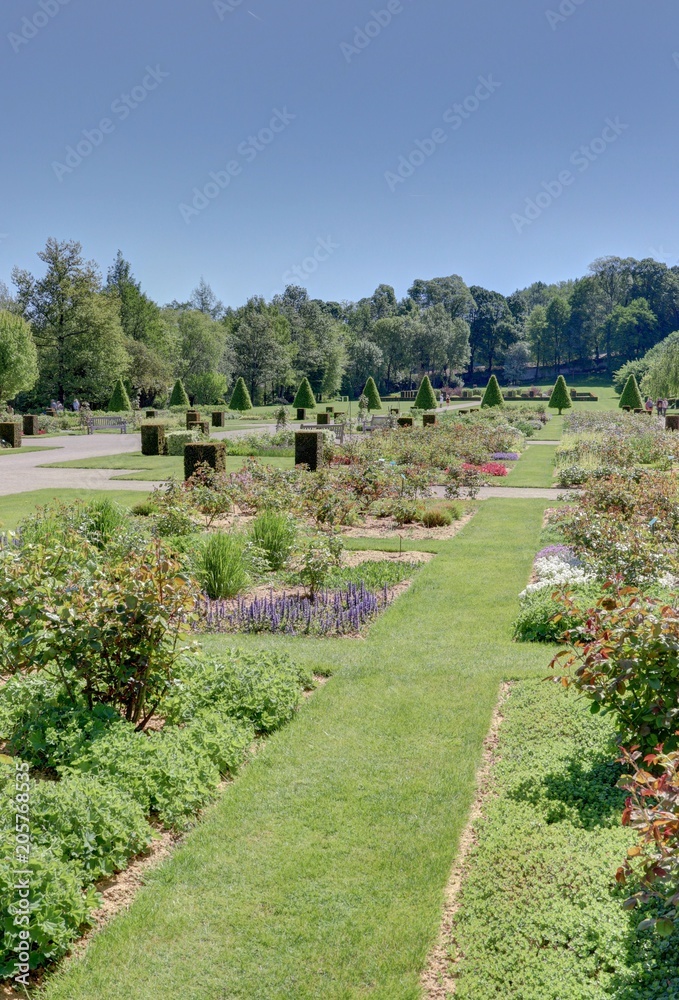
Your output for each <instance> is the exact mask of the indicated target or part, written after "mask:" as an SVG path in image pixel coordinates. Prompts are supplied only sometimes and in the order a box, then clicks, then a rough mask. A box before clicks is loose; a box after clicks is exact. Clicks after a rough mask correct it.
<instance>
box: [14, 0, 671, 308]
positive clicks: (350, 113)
mask: <svg viewBox="0 0 679 1000" xmlns="http://www.w3.org/2000/svg"><path fill="white" fill-rule="evenodd" d="M550 11H551V14H550V13H549V12H550ZM375 13H376V14H377V18H375V16H374V15H375ZM380 22H381V23H380ZM357 29H358V33H357ZM0 45H3V46H4V55H3V58H2V60H0V88H1V90H2V93H3V94H4V95H5V97H4V100H3V102H2V111H1V114H2V119H3V130H2V131H3V137H4V144H3V145H4V155H3V156H2V159H1V161H0V171H1V180H2V192H3V196H2V199H1V200H0V234H1V236H0V279H4V280H5V281H9V276H10V271H11V268H12V266H13V265H14V264H18V265H19V266H21V267H28V268H30V269H31V270H36V269H38V268H39V261H38V260H37V259H36V257H35V254H36V252H37V251H38V250H39V249H41V247H42V246H43V245H44V243H45V240H46V239H47V238H48V237H49V236H55V237H57V238H59V239H68V238H73V239H78V240H80V241H81V242H82V243H83V246H84V249H85V252H86V255H87V256H88V257H91V258H94V259H95V260H97V261H98V262H99V264H100V266H101V267H102V270H103V271H104V272H105V270H106V268H107V267H108V265H109V264H110V262H111V261H112V259H113V257H114V256H115V253H116V251H117V250H118V249H119V248H120V249H122V251H123V253H124V254H125V256H126V257H127V258H128V259H129V260H131V262H132V265H133V269H134V271H135V273H136V275H137V277H138V278H139V279H140V280H141V281H142V285H143V287H144V288H145V290H147V291H148V292H149V293H150V294H151V295H152V297H154V298H155V299H157V300H158V301H160V302H161V303H163V302H166V301H169V300H170V299H172V298H175V297H176V298H179V299H182V298H186V297H187V296H188V294H189V292H190V290H191V289H192V288H193V287H194V286H195V285H196V284H197V282H198V279H199V278H200V276H201V275H203V276H204V277H205V278H206V280H207V281H209V282H210V283H211V284H212V286H213V288H214V290H215V291H216V292H217V294H218V295H219V296H220V297H221V298H222V299H223V301H224V302H225V303H227V304H230V305H238V304H240V303H242V302H244V301H245V299H247V298H248V297H249V296H250V295H253V294H263V295H265V296H266V297H267V298H268V297H270V296H271V294H272V293H273V292H275V291H278V290H281V289H282V288H283V286H284V284H285V283H286V282H288V281H292V282H294V283H298V284H304V285H306V286H307V287H308V289H309V291H310V294H311V295H312V296H319V297H323V298H327V299H338V300H341V299H357V298H360V297H362V296H364V295H369V294H370V293H371V292H372V291H373V289H374V288H375V287H376V285H377V284H379V283H380V282H386V283H389V284H393V285H394V286H395V288H396V291H397V294H399V295H402V294H404V293H405V291H406V289H407V288H408V286H409V285H410V283H411V282H412V280H413V279H414V278H416V277H421V278H427V277H434V276H439V275H447V274H451V273H458V274H461V275H462V276H463V277H464V278H465V280H466V281H467V282H468V283H469V284H481V285H484V286H486V287H489V288H494V289H496V290H498V291H501V292H504V293H506V294H507V293H509V292H511V291H512V290H514V289H515V288H516V287H522V286H524V285H526V284H529V283H530V282H531V281H534V280H537V279H542V280H544V281H553V280H558V279H560V278H567V277H575V276H577V275H579V274H582V273H584V272H585V270H586V268H587V265H588V264H589V262H590V261H591V260H593V259H594V258H595V257H597V256H601V255H604V254H618V255H620V256H635V257H645V256H657V257H660V258H661V259H665V260H666V262H667V263H669V264H674V263H677V262H679V201H678V199H677V198H676V194H675V192H676V178H677V167H678V165H679V163H678V161H679V129H677V127H676V121H677V114H676V109H677V103H678V100H679V55H676V56H675V53H679V9H678V8H677V4H676V0H653V2H652V3H650V2H645V3H641V2H639V0H581V2H579V3H578V0H512V2H508V0H447V2H444V0H386V2H385V0H376V2H375V3H374V4H371V3H370V0H342V2H341V3H339V2H327V0H326V2H325V3H321V2H311V0H285V2H281V0H278V2H275V0H241V2H238V0H217V3H216V4H214V3H213V2H212V0H190V2H189V0H182V2H180V0H162V2H161V0H143V2H140V0H134V2H133V0H117V2H116V3H115V4H111V3H103V2H102V0H89V2H88V0H68V2H66V3H64V2H63V0H61V2H60V0H9V2H7V3H5V4H3V7H2V12H1V13H0ZM482 81H485V82H482ZM125 95H130V96H129V97H127V98H126V97H125ZM455 105H461V107H462V112H463V113H462V114H461V113H460V110H459V108H458V110H457V111H456V110H455V107H454V106H455ZM102 122H103V125H102ZM611 122H612V123H613V125H611V124H610V123H611ZM607 123H608V124H607ZM272 124H273V126H274V128H275V130H276V131H274V129H273V128H271V127H270V126H271V125H272ZM100 126H102V127H100ZM262 130H264V131H262ZM85 133H89V136H88V135H86V134H85ZM432 135H434V136H435V138H432ZM602 136H603V138H602ZM250 137H253V138H254V139H255V143H254V145H253V144H252V143H251V141H250ZM418 143H419V144H420V145H419V146H418ZM79 144H80V146H79ZM583 146H584V147H585V150H584V152H580V153H578V152H577V151H578V150H579V149H581V147H583ZM69 147H71V148H72V149H74V150H75V152H71V153H70V154H69V153H68V152H67V151H68V148H69ZM81 154H83V155H82V156H81ZM399 167H400V171H401V173H400V174H399V173H398V170H399ZM211 174H215V175H216V180H212V179H211ZM560 176H561V179H559V178H560ZM220 184H221V186H220ZM206 185H208V188H207V193H205V190H204V189H205V187H206ZM209 185H212V186H211V187H210V186H209ZM196 189H198V197H197V200H196V201H195V205H194V198H196ZM538 196H539V197H538ZM528 201H530V202H532V203H533V204H532V207H528V208H527V202H528ZM182 206H184V207H183V208H182ZM319 240H320V241H322V242H321V243H319ZM295 269H297V271H295Z"/></svg>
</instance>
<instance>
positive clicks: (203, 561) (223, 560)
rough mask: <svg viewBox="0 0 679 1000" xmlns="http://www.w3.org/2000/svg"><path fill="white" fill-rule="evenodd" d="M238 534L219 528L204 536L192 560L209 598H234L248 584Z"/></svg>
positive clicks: (242, 539) (243, 553)
mask: <svg viewBox="0 0 679 1000" xmlns="http://www.w3.org/2000/svg"><path fill="white" fill-rule="evenodd" d="M245 546H246V541H245V538H244V537H243V536H242V535H238V534H227V533H226V532H223V531H218V532H215V533H214V534H210V535H208V537H207V539H206V540H205V542H204V543H203V545H202V546H201V548H200V550H199V552H198V556H197V559H196V575H197V577H198V580H199V582H200V585H201V587H202V588H203V590H204V591H205V593H206V594H207V595H208V597H210V598H212V600H217V599H219V598H227V597H236V595H237V594H240V592H241V591H242V590H245V588H246V587H247V586H248V584H249V583H250V577H249V575H248V571H247V560H246V555H245Z"/></svg>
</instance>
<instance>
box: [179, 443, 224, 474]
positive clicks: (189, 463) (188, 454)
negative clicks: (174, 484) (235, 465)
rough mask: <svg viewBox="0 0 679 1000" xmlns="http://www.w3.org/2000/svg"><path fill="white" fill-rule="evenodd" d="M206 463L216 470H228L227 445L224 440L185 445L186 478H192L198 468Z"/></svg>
mask: <svg viewBox="0 0 679 1000" xmlns="http://www.w3.org/2000/svg"><path fill="white" fill-rule="evenodd" d="M204 464H207V465H209V466H210V468H212V469H214V470H215V472H226V445H225V444H224V442H223V441H212V442H210V443H209V444H200V443H198V444H185V445H184V479H190V478H191V476H192V475H193V474H194V472H195V471H196V469H197V468H198V467H199V466H201V465H204Z"/></svg>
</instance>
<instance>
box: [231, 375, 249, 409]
mask: <svg viewBox="0 0 679 1000" xmlns="http://www.w3.org/2000/svg"><path fill="white" fill-rule="evenodd" d="M229 409H230V410H241V411H244V410H251V409H252V400H251V399H250V393H249V392H248V387H247V386H246V384H245V379H244V378H242V377H241V378H239V379H238V381H237V382H236V385H235V386H234V390H233V395H232V396H231V401H230V402H229Z"/></svg>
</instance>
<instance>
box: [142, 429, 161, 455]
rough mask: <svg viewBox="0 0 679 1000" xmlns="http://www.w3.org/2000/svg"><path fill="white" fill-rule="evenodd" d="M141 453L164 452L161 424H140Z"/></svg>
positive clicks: (154, 453)
mask: <svg viewBox="0 0 679 1000" xmlns="http://www.w3.org/2000/svg"><path fill="white" fill-rule="evenodd" d="M141 453H142V455H164V454H165V427H164V425H163V424H142V425H141Z"/></svg>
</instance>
